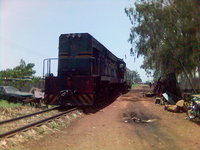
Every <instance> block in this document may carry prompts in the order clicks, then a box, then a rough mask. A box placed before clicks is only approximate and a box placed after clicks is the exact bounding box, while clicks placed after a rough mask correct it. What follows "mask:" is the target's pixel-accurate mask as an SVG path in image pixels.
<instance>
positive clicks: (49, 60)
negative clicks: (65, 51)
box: [43, 58, 58, 78]
mask: <svg viewBox="0 0 200 150" xmlns="http://www.w3.org/2000/svg"><path fill="white" fill-rule="evenodd" d="M51 60H58V58H45V59H44V60H43V78H44V77H45V63H46V62H47V74H48V75H50V73H51Z"/></svg>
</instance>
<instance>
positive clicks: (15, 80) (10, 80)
mask: <svg viewBox="0 0 200 150" xmlns="http://www.w3.org/2000/svg"><path fill="white" fill-rule="evenodd" d="M34 66H35V64H33V63H28V64H26V62H25V61H24V60H23V59H21V60H20V64H19V65H18V66H16V67H14V68H13V69H6V70H2V71H0V79H1V83H0V84H3V85H11V86H14V87H17V88H19V89H21V87H23V86H25V85H26V84H27V83H28V82H31V81H27V80H23V78H24V77H26V76H33V75H34V74H35V73H36V72H35V70H33V67H34ZM36 80H37V79H36ZM34 81H35V80H34Z"/></svg>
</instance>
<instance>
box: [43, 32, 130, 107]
mask: <svg viewBox="0 0 200 150" xmlns="http://www.w3.org/2000/svg"><path fill="white" fill-rule="evenodd" d="M132 82H133V73H132V72H131V71H130V70H129V69H127V68H126V64H125V62H124V61H123V60H122V59H120V58H117V57H116V56H115V55H114V54H112V53H111V52H110V51H109V50H108V49H107V48H106V47H104V46H103V45H102V44H101V43H100V42H98V41H97V40H96V39H95V38H94V37H93V36H91V35H90V34H88V33H73V34H61V35H60V37H59V54H58V74H57V76H53V75H48V76H46V77H45V98H44V99H45V101H46V103H47V104H53V105H62V106H86V105H93V104H94V103H97V102H98V101H101V100H104V99H101V97H102V96H103V95H108V94H109V93H110V92H112V91H113V90H119V91H122V90H125V89H127V88H130V87H131V85H132Z"/></svg>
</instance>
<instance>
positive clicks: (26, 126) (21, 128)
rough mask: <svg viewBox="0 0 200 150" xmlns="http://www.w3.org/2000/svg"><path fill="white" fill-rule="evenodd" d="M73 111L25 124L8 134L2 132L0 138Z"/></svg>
mask: <svg viewBox="0 0 200 150" xmlns="http://www.w3.org/2000/svg"><path fill="white" fill-rule="evenodd" d="M74 110H77V108H72V109H69V110H66V111H64V112H61V113H59V114H56V115H54V116H51V117H49V118H45V119H42V120H39V121H36V122H33V123H30V124H27V125H25V126H22V127H19V128H17V129H14V130H11V131H8V132H4V133H2V134H0V138H5V137H8V136H11V135H14V134H16V133H18V132H20V131H24V130H27V129H29V128H31V127H33V126H36V125H40V124H42V123H44V122H47V121H50V120H53V119H55V118H58V117H60V116H62V115H65V114H67V113H70V112H72V111H74Z"/></svg>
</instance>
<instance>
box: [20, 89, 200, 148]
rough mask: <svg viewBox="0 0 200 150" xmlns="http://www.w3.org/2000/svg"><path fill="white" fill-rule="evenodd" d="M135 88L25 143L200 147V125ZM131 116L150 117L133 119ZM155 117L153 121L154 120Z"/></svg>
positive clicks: (42, 145)
mask: <svg viewBox="0 0 200 150" xmlns="http://www.w3.org/2000/svg"><path fill="white" fill-rule="evenodd" d="M146 89H148V88H147V87H139V88H135V89H133V90H132V91H130V92H129V93H127V94H125V95H122V96H120V97H118V98H117V100H116V101H115V102H114V103H112V104H111V105H109V106H107V107H106V108H104V109H102V110H100V111H98V112H96V113H93V114H87V115H83V117H82V118H80V119H79V120H77V121H75V122H74V123H73V124H72V125H71V126H70V127H69V128H66V129H64V130H63V131H59V132H57V133H53V134H51V135H48V136H46V137H44V138H42V139H40V141H34V140H32V141H30V142H29V143H24V144H23V147H20V148H21V149H22V148H23V149H30V150H38V149H40V150H63V149H67V150H80V149H81V150H143V149H144V150H151V149H152V150H154V149H155V150H158V149H170V150H179V149H180V150H184V149H185V150H188V149H192V150H199V149H200V126H199V125H198V124H196V123H193V122H191V121H188V120H186V115H185V114H184V113H176V114H175V113H171V112H167V111H164V110H163V106H160V105H155V104H154V99H152V98H147V97H143V93H142V92H146ZM130 117H134V118H139V119H142V120H145V121H146V120H150V121H149V122H148V123H142V122H137V121H135V122H134V121H133V120H132V119H130ZM151 121H152V122H151Z"/></svg>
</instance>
